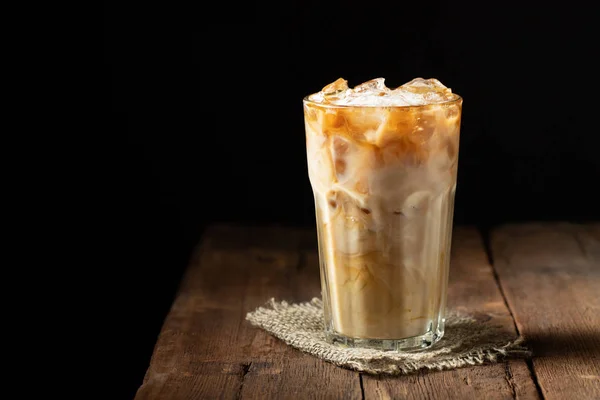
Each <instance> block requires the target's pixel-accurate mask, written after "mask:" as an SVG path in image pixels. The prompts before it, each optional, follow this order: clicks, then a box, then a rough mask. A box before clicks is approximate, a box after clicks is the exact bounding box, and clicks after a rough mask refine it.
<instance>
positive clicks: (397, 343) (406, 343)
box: [325, 330, 444, 352]
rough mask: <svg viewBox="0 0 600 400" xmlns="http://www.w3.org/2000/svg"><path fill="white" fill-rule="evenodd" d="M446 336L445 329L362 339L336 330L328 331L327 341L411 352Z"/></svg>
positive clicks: (422, 348)
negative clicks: (403, 337)
mask: <svg viewBox="0 0 600 400" xmlns="http://www.w3.org/2000/svg"><path fill="white" fill-rule="evenodd" d="M443 336H444V331H443V330H437V331H435V332H434V331H433V330H431V331H429V332H427V333H425V334H423V335H420V336H413V337H409V338H405V339H362V338H352V337H348V336H344V335H342V334H340V333H337V332H335V331H326V332H325V337H326V339H327V342H329V343H332V344H334V345H337V346H340V347H346V348H367V349H375V350H383V351H398V352H409V351H419V350H425V349H428V348H430V347H431V346H433V345H434V344H435V343H437V342H438V341H439V340H440V339H441V338H442V337H443Z"/></svg>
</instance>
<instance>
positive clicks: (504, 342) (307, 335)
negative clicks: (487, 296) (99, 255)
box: [246, 298, 530, 375]
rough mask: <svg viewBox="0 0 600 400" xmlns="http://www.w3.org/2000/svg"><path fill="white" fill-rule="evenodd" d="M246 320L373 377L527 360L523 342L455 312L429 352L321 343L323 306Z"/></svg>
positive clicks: (272, 311) (292, 307) (284, 308)
mask: <svg viewBox="0 0 600 400" xmlns="http://www.w3.org/2000/svg"><path fill="white" fill-rule="evenodd" d="M246 319H247V320H248V321H250V323H252V324H253V325H255V326H258V327H260V328H262V329H264V330H266V331H267V332H269V333H270V334H272V335H273V336H275V337H277V338H279V339H281V340H283V341H284V342H285V343H286V344H288V345H290V346H292V347H295V348H296V349H299V350H301V351H303V352H306V353H308V354H312V355H313V356H316V357H318V358H321V359H323V360H325V361H328V362H330V363H333V364H335V365H338V366H340V367H344V368H349V369H353V370H356V371H360V372H365V373H371V374H391V375H404V374H410V373H413V372H416V371H419V370H421V369H428V370H444V369H454V368H460V367H464V366H467V365H478V364H484V363H494V362H498V361H500V360H501V359H504V358H507V357H520V358H523V357H528V356H530V352H529V350H528V349H527V348H526V347H525V346H524V345H523V339H522V338H520V337H519V338H515V337H514V335H512V334H510V333H509V332H506V330H505V329H502V328H501V327H500V326H497V325H493V324H490V323H489V322H480V321H478V320H477V319H475V318H474V317H473V316H470V315H466V314H461V313H457V312H453V311H451V310H450V312H449V313H448V315H447V316H446V330H445V334H444V337H443V338H442V339H441V340H440V341H439V342H438V343H436V344H435V345H434V346H432V347H431V348H430V349H427V350H422V351H418V352H404V353H402V352H390V351H381V350H373V349H358V348H344V347H341V346H339V345H333V344H329V343H327V342H326V341H325V333H324V328H323V326H324V322H323V303H322V302H321V300H320V299H317V298H314V299H312V301H310V302H306V303H300V304H288V303H287V302H285V301H281V302H277V301H275V300H274V299H271V300H270V301H269V302H268V303H267V304H266V305H265V306H264V307H259V308H258V309H257V310H255V311H253V312H250V313H248V314H247V316H246Z"/></svg>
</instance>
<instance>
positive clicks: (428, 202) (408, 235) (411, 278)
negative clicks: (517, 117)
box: [304, 78, 462, 339]
mask: <svg viewBox="0 0 600 400" xmlns="http://www.w3.org/2000/svg"><path fill="white" fill-rule="evenodd" d="M461 107H462V99H461V98H460V97H459V96H457V95H455V94H453V93H452V92H451V91H450V89H448V88H446V87H445V86H444V85H442V84H441V83H440V82H439V81H437V80H435V79H429V80H425V79H420V78H417V79H415V80H413V81H411V82H409V83H408V84H406V85H402V86H401V87H400V88H398V89H394V90H391V89H388V88H386V87H385V85H384V82H383V79H381V78H380V79H375V80H372V81H369V82H366V83H364V84H362V85H359V86H357V87H355V88H353V89H350V88H348V86H347V83H346V81H345V80H343V79H338V81H336V82H334V83H332V84H330V85H328V86H326V87H325V88H323V90H322V91H321V92H319V93H316V94H313V95H311V96H309V97H308V98H307V100H306V101H305V102H304V112H305V126H306V141H307V157H308V170H309V178H310V182H311V185H312V188H313V192H314V196H315V205H316V213H317V228H318V233H319V247H320V258H321V267H322V284H323V300H324V304H325V313H326V318H327V319H328V321H330V324H331V326H330V328H331V329H333V330H334V331H335V332H337V333H340V334H343V335H346V336H349V337H354V338H374V339H400V338H407V337H412V336H417V335H422V334H424V333H426V332H427V331H428V330H430V329H431V327H432V326H433V325H435V324H436V323H437V322H438V320H439V319H440V318H443V310H444V308H445V297H446V293H445V291H446V285H447V276H448V264H449V251H450V240H451V231H452V212H453V208H454V205H453V203H454V193H455V188H456V173H457V161H458V146H459V130H460V117H461Z"/></svg>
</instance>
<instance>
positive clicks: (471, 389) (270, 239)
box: [136, 226, 538, 400]
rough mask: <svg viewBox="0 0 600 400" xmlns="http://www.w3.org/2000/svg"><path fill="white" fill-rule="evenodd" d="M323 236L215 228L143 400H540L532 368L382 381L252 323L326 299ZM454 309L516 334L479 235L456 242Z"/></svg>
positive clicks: (518, 364) (165, 334)
mask: <svg viewBox="0 0 600 400" xmlns="http://www.w3.org/2000/svg"><path fill="white" fill-rule="evenodd" d="M318 261H319V260H318V255H317V249H316V234H315V233H314V232H313V231H311V230H290V229H284V228H275V227H272V228H246V227H225V226H219V227H213V228H211V229H210V230H208V231H207V232H206V234H205V235H204V238H203V241H202V243H201V246H199V249H198V251H197V253H196V256H195V257H194V259H193V260H192V262H191V263H190V266H189V268H188V270H187V272H186V274H185V276H184V279H183V281H182V283H181V287H180V290H179V292H178V295H177V296H176V300H175V302H174V304H173V306H172V308H171V310H170V312H169V314H168V316H167V318H166V320H165V322H164V325H163V328H162V331H161V333H160V335H159V338H158V341H157V344H156V347H155V349H154V354H153V356H152V360H151V363H150V366H149V368H148V371H147V373H146V376H145V379H144V382H143V383H142V385H141V387H140V388H139V390H138V393H137V395H136V399H138V400H140V399H183V398H186V399H214V398H223V399H288V398H289V399H304V398H310V399H313V398H316V399H321V398H322V399H360V398H367V399H370V398H434V399H435V398H444V399H469V398H491V399H504V398H506V399H511V398H521V399H535V398H538V394H537V391H536V388H535V386H534V383H533V380H532V378H531V376H530V374H529V370H528V368H527V365H526V364H525V362H524V361H521V360H515V361H509V362H506V363H501V364H493V365H485V366H475V367H467V368H462V369H458V370H454V371H443V372H423V373H420V374H417V375H414V376H410V377H398V378H390V377H374V376H367V375H362V376H361V374H358V373H356V372H353V371H349V370H346V369H342V368H338V367H335V366H333V365H331V364H329V363H326V362H323V361H321V360H319V359H317V358H315V357H312V356H309V355H306V354H304V353H301V352H299V351H297V350H294V349H292V348H291V347H289V346H287V345H285V344H283V342H281V341H279V340H277V339H275V338H273V337H272V336H270V335H268V334H266V333H265V332H264V331H262V330H260V329H258V328H256V327H253V326H251V325H250V324H249V323H248V322H247V321H245V316H246V313H247V312H249V311H252V310H254V309H256V307H258V306H260V305H262V304H264V303H265V302H266V301H267V300H268V299H269V298H271V297H274V298H276V299H277V300H288V301H307V300H310V299H311V298H312V297H318V296H320V282H319V264H318ZM448 290H449V291H448V299H449V307H452V308H457V309H460V310H463V311H467V312H470V313H474V314H475V315H476V316H477V318H481V320H482V321H489V322H490V323H496V324H500V325H502V326H503V327H504V328H505V329H507V330H508V331H510V332H514V322H513V320H512V317H511V315H510V313H509V312H508V310H507V308H506V305H505V303H504V301H503V298H502V296H501V294H500V292H499V289H498V287H497V284H496V282H495V280H494V275H493V273H492V269H491V266H490V264H489V262H488V260H487V256H486V253H485V250H484V247H483V244H482V240H481V238H480V236H479V234H478V233H477V231H476V230H474V229H468V228H467V229H457V230H456V233H455V235H454V244H453V253H452V266H451V274H450V286H449V289H448Z"/></svg>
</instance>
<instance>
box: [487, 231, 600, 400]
mask: <svg viewBox="0 0 600 400" xmlns="http://www.w3.org/2000/svg"><path fill="white" fill-rule="evenodd" d="M491 244H492V254H493V258H494V268H495V269H496V271H497V274H498V276H499V280H500V283H501V286H502V288H503V290H504V293H505V295H506V298H507V301H508V304H509V306H510V308H511V310H512V311H513V314H514V317H515V320H516V323H517V327H518V329H519V331H520V332H521V333H522V334H523V335H524V336H525V337H526V339H527V341H528V343H529V344H530V346H531V347H532V349H533V352H534V357H533V367H534V372H535V375H536V376H537V381H538V383H539V385H540V387H541V390H542V393H543V395H544V397H545V398H546V399H600V224H593V225H581V224H569V223H531V224H527V225H505V226H502V227H499V228H498V229H496V230H495V231H494V232H493V234H492V241H491Z"/></svg>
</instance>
